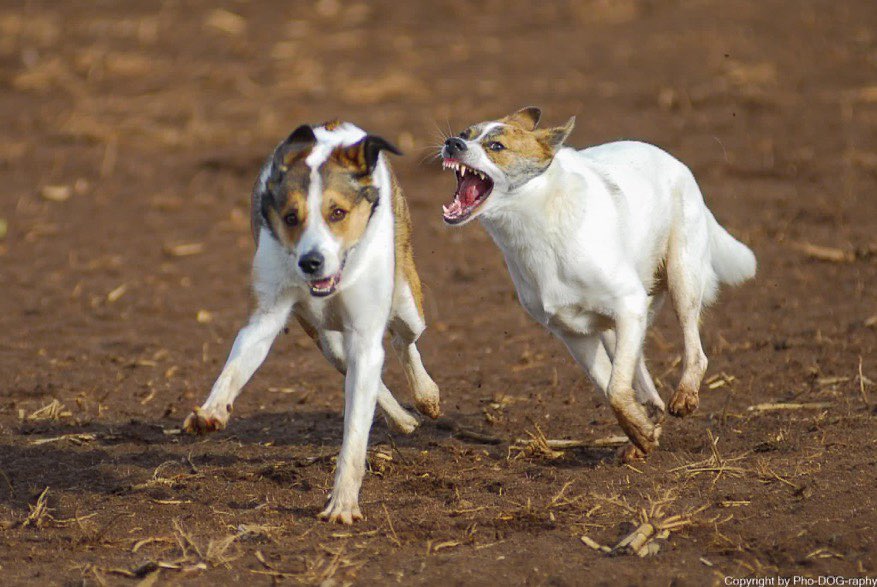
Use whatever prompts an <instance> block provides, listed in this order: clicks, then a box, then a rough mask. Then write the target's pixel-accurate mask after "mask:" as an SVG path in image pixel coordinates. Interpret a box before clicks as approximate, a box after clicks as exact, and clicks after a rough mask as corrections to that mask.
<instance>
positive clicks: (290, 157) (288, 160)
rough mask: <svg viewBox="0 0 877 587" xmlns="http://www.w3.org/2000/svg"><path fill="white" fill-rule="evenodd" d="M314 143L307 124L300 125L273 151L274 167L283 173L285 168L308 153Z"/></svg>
mask: <svg viewBox="0 0 877 587" xmlns="http://www.w3.org/2000/svg"><path fill="white" fill-rule="evenodd" d="M316 142H317V137H316V135H314V129H312V128H311V127H310V125H307V124H303V125H301V126H300V127H298V128H297V129H295V130H294V131H292V133H290V135H289V136H288V137H286V139H285V140H284V141H283V142H282V143H280V145H278V146H277V149H276V150H275V151H274V166H275V167H276V168H278V169H279V170H281V171H285V169H284V168H285V167H289V166H290V165H291V164H292V162H293V161H295V160H296V159H297V158H299V157H301V156H302V155H304V154H305V153H307V152H308V151H310V150H311V147H313V146H314V144H315V143H316Z"/></svg>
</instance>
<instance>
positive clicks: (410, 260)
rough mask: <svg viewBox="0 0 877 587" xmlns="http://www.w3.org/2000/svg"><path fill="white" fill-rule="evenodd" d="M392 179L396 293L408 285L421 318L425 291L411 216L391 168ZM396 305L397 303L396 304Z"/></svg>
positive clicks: (422, 316)
mask: <svg viewBox="0 0 877 587" xmlns="http://www.w3.org/2000/svg"><path fill="white" fill-rule="evenodd" d="M389 170H390V177H391V178H392V181H393V218H394V220H395V223H394V230H395V235H396V239H395V240H396V291H397V292H399V291H401V289H402V286H403V285H404V284H406V283H407V284H408V287H409V288H410V289H411V295H412V296H414V302H415V304H417V312H418V313H419V314H420V317H421V318H424V315H423V289H422V287H421V284H420V276H419V275H418V274H417V268H416V267H415V265H414V248H413V247H412V246H411V215H410V214H409V212H408V202H406V201H405V197H404V196H403V195H402V188H401V187H399V182H398V181H397V180H396V174H395V173H393V169H392V168H389ZM394 305H395V303H394Z"/></svg>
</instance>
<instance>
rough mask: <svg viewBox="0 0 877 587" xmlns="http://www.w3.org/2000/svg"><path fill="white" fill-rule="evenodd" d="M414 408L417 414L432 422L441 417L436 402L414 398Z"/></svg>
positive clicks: (440, 411)
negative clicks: (430, 419)
mask: <svg viewBox="0 0 877 587" xmlns="http://www.w3.org/2000/svg"><path fill="white" fill-rule="evenodd" d="M414 407H415V408H417V411H418V412H420V413H421V414H423V415H424V416H427V417H429V418H432V419H433V420H435V419H437V418H438V417H439V416H441V415H442V410H441V408H440V407H439V402H438V400H432V399H424V398H416V399H415V400H414Z"/></svg>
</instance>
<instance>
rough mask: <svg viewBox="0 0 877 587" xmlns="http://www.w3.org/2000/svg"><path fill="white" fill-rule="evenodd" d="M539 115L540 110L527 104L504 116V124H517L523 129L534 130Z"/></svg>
mask: <svg viewBox="0 0 877 587" xmlns="http://www.w3.org/2000/svg"><path fill="white" fill-rule="evenodd" d="M541 117H542V111H541V110H539V109H538V108H536V107H534V106H528V107H527V108H521V109H520V110H518V111H517V112H515V113H514V114H509V115H508V116H506V117H505V122H506V124H512V125H515V126H519V127H521V128H522V129H524V130H529V131H533V130H536V125H538V124H539V119H540V118H541Z"/></svg>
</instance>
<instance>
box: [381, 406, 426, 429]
mask: <svg viewBox="0 0 877 587" xmlns="http://www.w3.org/2000/svg"><path fill="white" fill-rule="evenodd" d="M384 420H386V421H387V426H389V427H390V430H392V431H393V432H396V433H397V434H411V433H413V432H414V431H415V430H417V427H418V426H420V422H418V421H417V418H415V417H414V416H412V415H411V414H409V413H408V412H407V411H406V412H404V413H402V414H398V415H396V416H395V417H393V416H390V415H389V414H384Z"/></svg>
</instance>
